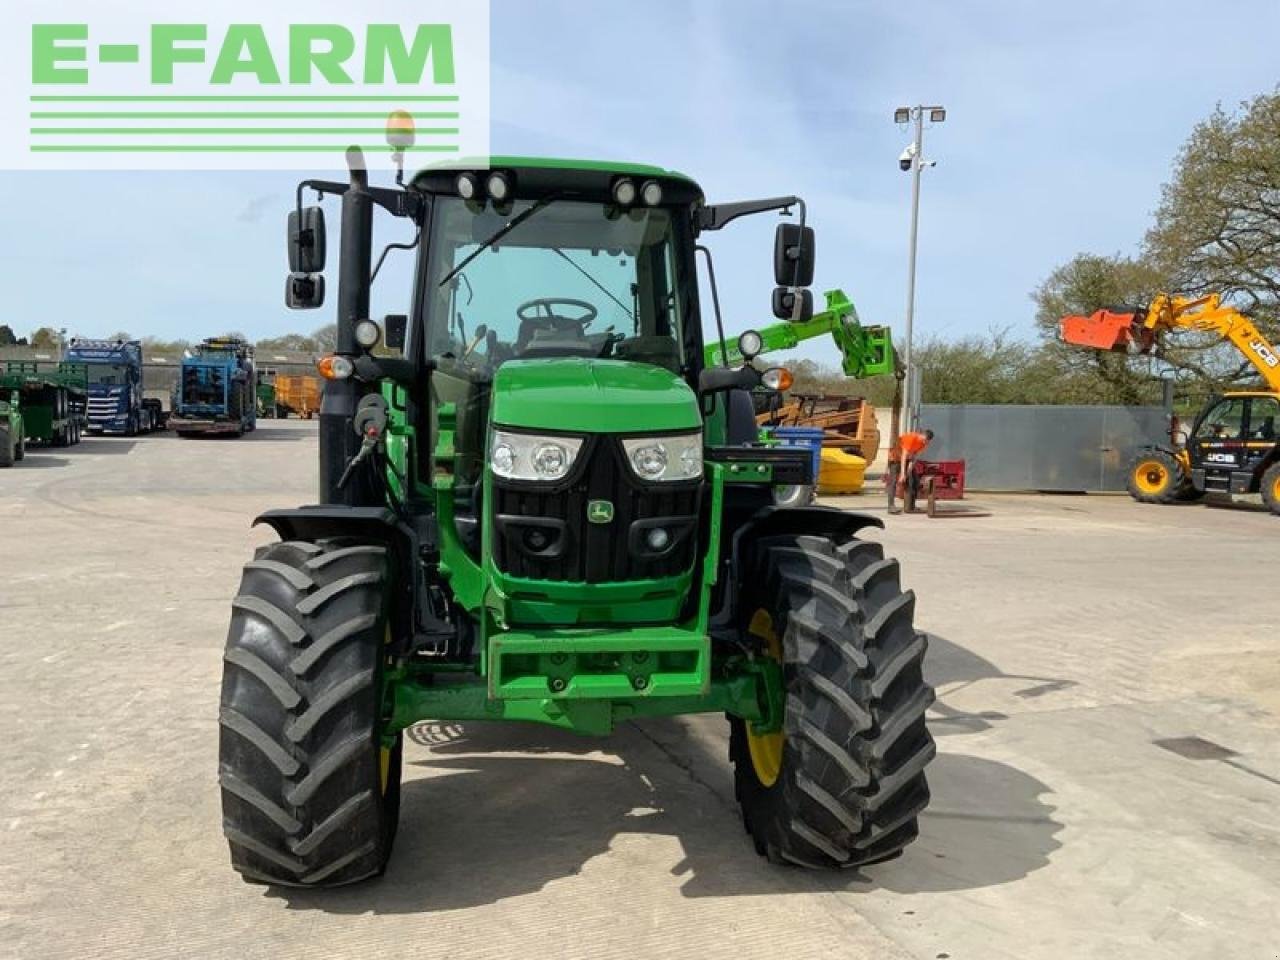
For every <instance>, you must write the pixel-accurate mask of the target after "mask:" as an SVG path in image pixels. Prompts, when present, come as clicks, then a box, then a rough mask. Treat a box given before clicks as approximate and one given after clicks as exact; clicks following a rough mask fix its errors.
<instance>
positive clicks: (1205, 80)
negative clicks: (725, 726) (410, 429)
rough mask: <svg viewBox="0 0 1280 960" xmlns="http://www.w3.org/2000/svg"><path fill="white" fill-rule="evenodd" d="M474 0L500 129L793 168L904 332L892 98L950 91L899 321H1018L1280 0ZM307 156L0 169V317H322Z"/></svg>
mask: <svg viewBox="0 0 1280 960" xmlns="http://www.w3.org/2000/svg"><path fill="white" fill-rule="evenodd" d="M298 9H299V15H300V16H301V15H302V13H303V12H304V11H305V6H302V5H299V7H298ZM491 21H492V31H491V59H492V77H491V90H492V104H491V117H492V131H491V147H492V150H493V152H494V153H509V154H523V155H551V156H569V157H589V158H599V159H616V160H632V161H642V162H648V163H654V164H657V165H660V166H665V167H669V168H673V169H676V170H680V171H682V172H684V173H686V174H689V175H691V176H693V177H694V178H695V179H697V180H698V181H699V182H700V183H701V185H702V187H703V189H704V191H705V193H706V195H707V197H708V200H709V201H711V202H716V201H724V200H737V199H746V198H751V197H760V196H775V195H779V194H789V193H795V194H799V195H800V196H803V197H804V198H805V200H806V201H807V203H808V209H809V222H810V223H811V225H812V226H814V227H815V229H816V231H817V250H818V255H817V275H816V280H815V284H814V290H815V293H816V294H817V295H818V297H817V298H818V301H819V303H821V300H822V298H821V292H822V291H824V290H827V289H831V288H833V287H840V288H843V289H844V290H845V291H846V292H847V293H848V294H849V295H850V296H851V297H852V298H853V300H854V302H855V303H856V304H857V306H858V310H859V314H860V316H861V318H862V320H863V322H866V323H880V324H889V325H891V326H893V327H894V328H895V333H897V334H898V336H899V338H900V336H901V332H902V325H903V318H904V316H905V300H906V270H907V234H908V225H909V208H910V177H909V176H908V175H906V174H903V173H902V172H901V171H900V170H899V169H898V164H897V158H898V155H899V154H900V153H901V152H902V150H903V148H904V147H905V146H906V144H907V142H908V141H909V138H910V137H909V133H908V131H906V130H904V129H902V128H900V127H898V126H896V125H895V124H894V123H893V121H892V114H893V109H894V107H896V106H899V105H905V104H908V103H920V102H925V103H940V104H942V105H945V106H946V108H947V112H948V113H947V120H946V122H945V123H943V124H939V125H935V126H932V127H930V128H928V129H927V131H926V134H925V155H926V156H927V157H928V158H929V159H933V160H936V161H937V166H936V167H934V168H931V169H928V170H926V171H925V173H924V183H923V192H922V202H921V219H920V252H919V277H918V286H917V306H916V326H915V335H916V337H917V338H921V337H930V336H940V337H945V338H956V337H961V336H965V335H970V334H981V333H984V332H986V331H988V330H990V329H993V328H1007V329H1009V330H1011V331H1012V332H1013V333H1015V334H1017V335H1020V336H1025V337H1028V338H1029V337H1031V336H1032V335H1033V332H1032V319H1033V308H1032V304H1031V301H1030V293H1031V291H1032V290H1033V289H1034V288H1035V287H1036V286H1037V284H1039V283H1040V282H1041V281H1042V280H1043V279H1044V278H1045V277H1046V276H1047V275H1048V273H1049V272H1050V271H1051V270H1052V269H1053V268H1054V267H1055V266H1056V265H1058V264H1060V263H1063V262H1064V261H1066V260H1068V259H1070V258H1071V257H1072V256H1074V255H1075V254H1076V253H1079V252H1083V251H1090V252H1097V253H1115V252H1121V253H1133V252H1136V250H1137V248H1138V244H1139V243H1140V242H1141V238H1142V235H1143V233H1144V231H1145V230H1146V228H1147V226H1148V225H1149V223H1150V216H1151V213H1152V211H1153V210H1154V209H1155V207H1156V205H1157V203H1158V201H1159V196H1160V187H1161V184H1162V183H1163V182H1164V181H1165V180H1167V179H1168V176H1169V173H1170V170H1171V165H1172V163H1173V160H1174V158H1175V156H1176V154H1177V151H1178V148H1179V146H1180V145H1181V143H1182V142H1183V141H1184V140H1185V139H1186V137H1187V135H1188V134H1189V133H1190V131H1191V129H1192V127H1193V126H1194V124H1195V123H1196V122H1197V121H1198V120H1200V119H1202V118H1204V117H1205V116H1207V115H1208V114H1209V113H1210V112H1211V111H1212V110H1213V109H1214V107H1215V105H1217V104H1222V105H1224V106H1225V107H1228V108H1230V107H1234V106H1235V105H1237V104H1238V103H1239V102H1240V101H1241V100H1244V99H1247V98H1250V97H1252V96H1255V95H1257V94H1259V93H1263V92H1269V91H1273V90H1275V89H1276V87H1277V84H1278V83H1280V60H1278V59H1277V57H1276V52H1275V51H1276V38H1277V37H1280V3H1276V2H1275V0H1239V2H1233V0H1223V2H1219V3H1211V4H1206V3H1203V2H1201V0H1197V2H1186V0H1164V2H1153V0H1129V2H1125V3H1115V2H1099V0H1073V2H1071V3H1064V2H1058V3H1044V2H1034V0H1027V2H1015V0H976V2H969V0H965V2H961V0H951V2H945V0H916V2H913V3H906V4H904V3H890V2H875V3H872V2H836V0H788V2H786V3H779V2H777V0H768V2H766V0H685V2H678V0H647V2H646V3H644V4H627V5H622V4H607V5H606V4H603V3H593V4H585V3H582V2H581V0H538V2H536V3H530V2H524V0H493V2H492V5H491ZM301 175H303V176H305V175H308V172H307V171H301ZM297 179H299V177H298V176H295V175H293V174H288V173H281V172H271V173H260V174H254V173H209V172H200V173H179V172H172V173H159V174H157V173H92V172H78V173H56V174H55V173H31V172H25V173H23V172H0V287H2V289H3V291H4V296H3V298H2V299H0V323H6V322H7V323H9V324H11V325H12V326H13V327H14V328H15V329H16V330H17V331H18V332H19V333H20V334H21V333H29V332H30V331H31V330H33V329H35V328H36V327H38V326H42V325H51V326H66V327H68V328H69V329H70V330H71V331H73V332H78V333H81V334H84V335H106V334H109V333H112V332H114V331H116V330H122V329H123V330H127V331H128V332H130V333H131V334H133V335H134V336H147V335H153V336H158V337H162V338H166V339H168V338H177V337H185V338H199V337H203V336H207V335H210V334H213V333H219V332H223V331H227V330H239V331H243V332H245V333H246V334H248V335H249V336H250V337H253V338H260V337H268V336H275V335H279V334H282V333H285V332H290V331H302V332H307V331H309V330H311V329H313V328H315V327H318V326H320V325H322V324H323V323H326V322H328V321H329V320H331V318H332V310H331V307H326V308H325V309H324V310H321V311H313V312H310V313H294V312H291V311H288V310H286V309H285V308H284V306H283V290H284V278H285V273H286V270H287V264H286V262H285V247H284V217H285V214H286V212H287V210H288V207H289V205H290V203H291V197H292V191H293V187H294V184H295V182H296V180H297ZM332 214H333V221H332V224H331V227H332V228H334V229H336V225H337V217H336V209H334V210H333V211H332ZM775 223H776V220H775V219H774V218H772V217H769V216H764V217H754V218H746V219H744V220H739V221H737V222H735V223H734V224H732V225H731V226H729V227H728V228H726V229H725V230H723V231H721V232H719V233H717V234H712V235H709V237H708V243H709V245H710V246H711V247H712V249H713V251H714V253H715V258H716V271H717V278H718V280H719V284H720V294H721V301H722V305H723V308H724V313H725V320H726V327H727V328H728V329H729V330H730V331H731V332H732V331H740V330H743V329H746V328H747V327H750V326H756V325H761V324H764V323H768V322H772V316H771V314H770V312H769V294H770V291H771V289H772V286H773V278H772V269H771V256H772V232H773V227H774V225H775ZM404 232H405V231H404V225H403V224H394V223H393V224H391V227H390V229H385V230H381V231H380V233H379V239H381V240H382V241H384V242H385V241H386V240H390V239H401V238H403V234H404ZM393 256H396V255H394V254H393ZM401 256H403V255H401ZM406 259H407V258H406ZM403 266H404V264H403V263H401V264H395V265H394V266H393V267H391V268H390V269H389V270H388V271H387V273H386V274H385V276H384V277H381V278H380V279H379V282H378V286H377V288H375V292H374V313H375V314H378V313H382V312H394V311H397V310H402V309H403V308H404V307H405V306H406V305H407V303H408V297H409V290H408V282H409V281H408V273H407V271H406V270H404V269H402V267H403ZM331 279H333V278H331ZM704 299H705V298H704ZM330 303H331V304H332V299H331V301H330ZM704 307H706V310H705V312H706V314H707V321H706V322H707V323H708V324H709V323H710V319H709V317H710V310H709V305H708V304H705V303H704ZM802 352H803V354H804V355H807V356H810V357H813V358H815V359H819V360H827V361H829V362H831V361H834V359H835V358H834V357H833V356H831V351H830V348H829V347H826V346H824V345H817V344H815V345H813V346H811V347H809V348H807V349H806V350H804V351H802Z"/></svg>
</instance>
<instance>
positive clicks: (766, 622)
mask: <svg viewBox="0 0 1280 960" xmlns="http://www.w3.org/2000/svg"><path fill="white" fill-rule="evenodd" d="M747 632H748V633H750V634H753V635H755V636H757V637H759V638H760V639H761V640H763V641H764V642H765V644H766V648H765V649H766V651H767V654H768V656H770V657H772V658H773V659H774V660H777V661H778V662H779V663H781V662H782V641H781V640H780V639H778V632H777V631H776V630H774V628H773V617H771V616H769V614H768V612H767V611H765V610H757V611H756V612H755V614H754V615H753V616H752V617H751V623H750V625H748V627H747ZM746 726H747V749H748V751H750V753H751V767H752V769H753V770H755V772H756V779H757V780H759V781H760V783H761V784H763V785H764V786H766V787H772V786H773V785H774V784H775V783H777V782H778V777H779V776H780V775H781V774H782V746H783V743H784V742H785V738H784V737H783V734H782V731H781V730H779V731H778V732H776V733H752V732H751V724H749V723H748V724H747V725H746Z"/></svg>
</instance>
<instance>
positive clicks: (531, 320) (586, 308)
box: [516, 297, 600, 347]
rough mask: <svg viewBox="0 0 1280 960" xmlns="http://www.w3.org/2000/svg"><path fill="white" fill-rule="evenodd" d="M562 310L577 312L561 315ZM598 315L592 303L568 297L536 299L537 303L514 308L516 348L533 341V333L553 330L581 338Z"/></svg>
mask: <svg viewBox="0 0 1280 960" xmlns="http://www.w3.org/2000/svg"><path fill="white" fill-rule="evenodd" d="M564 308H570V310H575V311H577V315H576V316H575V315H571V314H566V312H561V311H562V310H564ZM599 312H600V311H598V310H596V308H595V305H594V303H589V302H588V301H585V300H573V298H571V297H539V298H536V300H526V301H525V302H524V303H521V305H520V306H518V307H516V316H517V317H520V335H518V338H517V346H521V347H522V346H526V344H527V343H529V340H531V339H532V338H534V333H535V332H536V330H553V332H556V333H576V334H579V335H581V334H582V332H584V330H585V329H586V328H588V326H590V325H591V321H593V320H595V317H596V316H598V315H599Z"/></svg>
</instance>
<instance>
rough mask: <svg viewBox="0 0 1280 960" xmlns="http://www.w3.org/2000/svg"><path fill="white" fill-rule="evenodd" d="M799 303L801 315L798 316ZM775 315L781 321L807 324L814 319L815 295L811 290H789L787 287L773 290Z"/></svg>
mask: <svg viewBox="0 0 1280 960" xmlns="http://www.w3.org/2000/svg"><path fill="white" fill-rule="evenodd" d="M797 303H799V306H800V313H799V315H797V314H796V304H797ZM773 315H774V316H775V317H777V318H778V319H779V320H794V321H795V322H796V323H806V322H808V321H809V320H812V319H813V293H812V292H811V291H809V290H788V289H787V288H786V287H774V289H773Z"/></svg>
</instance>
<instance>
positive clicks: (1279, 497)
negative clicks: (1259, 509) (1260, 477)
mask: <svg viewBox="0 0 1280 960" xmlns="http://www.w3.org/2000/svg"><path fill="white" fill-rule="evenodd" d="M1271 499H1272V501H1274V502H1275V503H1280V477H1276V482H1275V483H1273V484H1272V485H1271Z"/></svg>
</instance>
